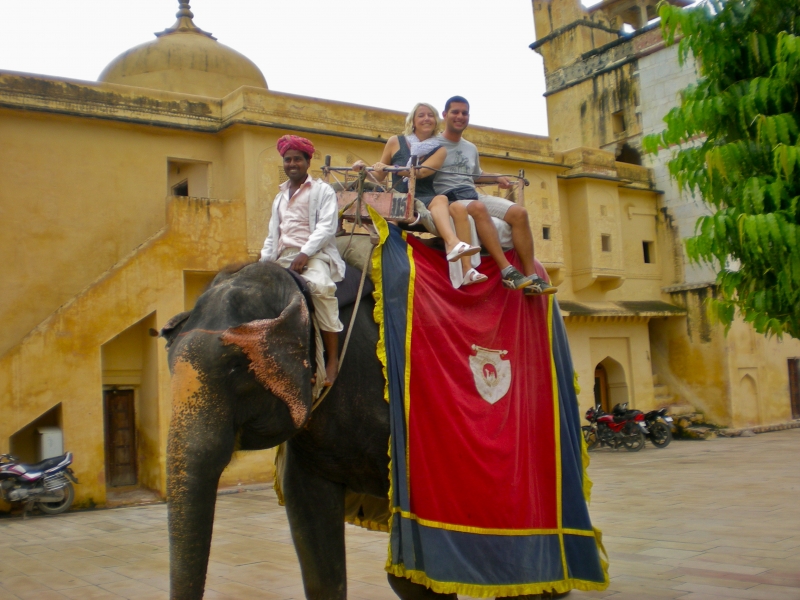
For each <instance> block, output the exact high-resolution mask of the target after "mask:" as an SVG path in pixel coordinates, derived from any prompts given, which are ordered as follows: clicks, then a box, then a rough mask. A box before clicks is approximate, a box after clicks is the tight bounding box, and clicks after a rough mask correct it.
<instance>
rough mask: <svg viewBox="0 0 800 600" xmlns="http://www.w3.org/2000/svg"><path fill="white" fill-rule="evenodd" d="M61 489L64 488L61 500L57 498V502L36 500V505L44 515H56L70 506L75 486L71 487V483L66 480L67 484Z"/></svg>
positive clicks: (73, 498)
mask: <svg viewBox="0 0 800 600" xmlns="http://www.w3.org/2000/svg"><path fill="white" fill-rule="evenodd" d="M62 489H63V490H64V498H63V500H59V501H58V502H37V503H36V506H38V507H39V510H40V511H42V512H43V513H44V514H46V515H58V514H61V513H63V512H64V511H65V510H67V509H68V508H69V507H70V506H72V502H73V500H75V488H73V487H72V484H71V483H70V482H69V481H68V482H67V485H66V486H64V487H63V488H62Z"/></svg>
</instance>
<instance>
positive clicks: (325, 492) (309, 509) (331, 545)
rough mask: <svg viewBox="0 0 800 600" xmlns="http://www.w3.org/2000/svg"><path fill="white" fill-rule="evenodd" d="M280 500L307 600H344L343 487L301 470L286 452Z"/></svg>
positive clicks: (289, 450) (292, 456)
mask: <svg viewBox="0 0 800 600" xmlns="http://www.w3.org/2000/svg"><path fill="white" fill-rule="evenodd" d="M282 488H283V496H284V499H285V500H286V514H287V515H288V517H289V527H290V528H291V530H292V539H293V540H294V547H295V550H296V551H297V558H298V560H299V561H300V571H301V573H302V575H303V587H304V588H305V592H306V598H308V599H309V600H345V598H347V568H346V565H345V548H344V493H345V486H344V485H342V484H340V483H335V482H333V481H329V480H327V479H324V478H323V477H320V476H319V475H317V474H315V473H312V472H311V471H309V470H308V469H306V468H304V466H303V463H302V462H301V461H299V460H297V457H296V456H295V455H294V454H293V452H292V444H291V443H289V444H287V448H286V468H285V471H284V476H283V485H282Z"/></svg>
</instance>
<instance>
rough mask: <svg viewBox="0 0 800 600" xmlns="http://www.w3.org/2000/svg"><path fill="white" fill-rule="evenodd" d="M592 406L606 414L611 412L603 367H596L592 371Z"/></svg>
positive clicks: (606, 378)
mask: <svg viewBox="0 0 800 600" xmlns="http://www.w3.org/2000/svg"><path fill="white" fill-rule="evenodd" d="M594 405H595V406H599V407H600V408H602V409H603V410H604V411H605V412H607V413H610V412H611V407H610V406H609V405H608V375H607V374H606V369H605V367H603V365H597V366H596V367H595V369H594Z"/></svg>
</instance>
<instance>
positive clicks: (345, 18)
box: [0, 0, 547, 135]
mask: <svg viewBox="0 0 800 600" xmlns="http://www.w3.org/2000/svg"><path fill="white" fill-rule="evenodd" d="M191 6H192V11H193V12H194V15H195V18H194V22H195V24H196V25H197V26H198V27H201V28H202V29H204V30H206V31H210V32H211V33H212V34H213V35H214V36H215V37H216V38H217V39H218V40H219V41H220V42H221V43H223V44H225V45H227V46H230V47H231V48H233V49H235V50H237V51H238V52H241V53H242V54H244V55H245V56H247V57H248V58H250V60H252V61H253V62H255V63H256V64H257V65H258V66H259V68H260V69H261V71H262V72H263V73H264V77H265V78H266V79H267V85H268V86H269V88H270V89H272V90H275V91H281V92H290V93H294V94H301V95H305V96H314V97H319V98H327V99H332V100H341V101H345V102H353V103H357V104H364V105H368V106H378V107H383V108H390V109H395V110H400V111H403V112H406V111H408V110H410V109H411V107H412V106H413V105H414V104H415V103H416V102H419V101H425V102H430V103H431V104H433V105H434V106H436V107H437V108H439V109H440V110H441V109H442V108H443V105H444V101H445V100H446V99H447V98H448V97H450V96H453V95H455V94H459V95H462V96H465V97H466V98H467V99H469V101H470V103H471V112H472V123H473V124H475V125H484V126H487V127H495V128H499V129H509V130H513V131H521V132H525V133H534V134H539V135H547V112H546V109H545V101H544V98H543V96H542V94H543V92H544V89H545V88H544V71H543V67H542V61H541V57H539V55H538V54H536V53H534V52H533V51H532V50H531V49H530V48H528V45H529V44H530V43H531V42H533V41H534V39H535V34H534V28H533V9H532V6H531V1H530V0H494V1H487V0H402V1H401V2H396V1H392V0H338V1H337V0H296V1H283V2H278V1H276V0H193V1H192V2H191ZM177 9H178V2H177V0H128V1H123V0H25V1H24V2H20V1H19V0H0V70H10V71H23V72H27V73H39V74H45V75H55V76H59V77H68V78H73V79H82V80H87V81H95V80H96V79H97V76H98V75H99V74H100V72H101V71H102V70H103V68H104V67H105V66H106V65H107V64H108V63H109V62H110V61H111V60H112V59H113V58H114V57H115V56H117V55H119V54H121V53H122V52H124V51H125V50H127V49H129V48H131V47H133V46H135V45H138V44H141V43H143V42H147V41H149V40H151V39H154V38H153V32H156V31H161V30H163V29H165V28H167V27H169V26H171V25H172V24H173V23H174V21H175V16H174V15H175V13H176V12H177Z"/></svg>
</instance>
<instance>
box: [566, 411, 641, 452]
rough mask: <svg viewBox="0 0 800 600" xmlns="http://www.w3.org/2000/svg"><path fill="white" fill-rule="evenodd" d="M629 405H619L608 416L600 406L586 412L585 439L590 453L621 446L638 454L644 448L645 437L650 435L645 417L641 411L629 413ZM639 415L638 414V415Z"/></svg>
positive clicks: (583, 428)
mask: <svg viewBox="0 0 800 600" xmlns="http://www.w3.org/2000/svg"><path fill="white" fill-rule="evenodd" d="M627 407H628V404H627V403H623V404H621V405H620V404H618V405H616V406H615V407H614V411H613V414H608V413H606V412H604V411H603V409H601V408H600V407H599V406H595V407H592V408H590V409H589V410H587V411H586V415H585V417H586V420H587V421H589V425H584V426H583V427H582V428H581V429H582V430H583V437H584V439H585V440H586V448H587V450H589V451H592V450H594V449H595V448H597V447H598V446H608V447H610V448H619V446H620V444H621V445H623V446H624V447H625V449H626V450H628V451H629V452H637V451H639V450H641V449H642V448H643V447H644V439H645V436H646V435H648V433H649V432H648V430H647V426H646V425H645V422H644V415H643V414H642V413H641V411H628V410H627ZM637 413H638V414H637Z"/></svg>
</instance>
